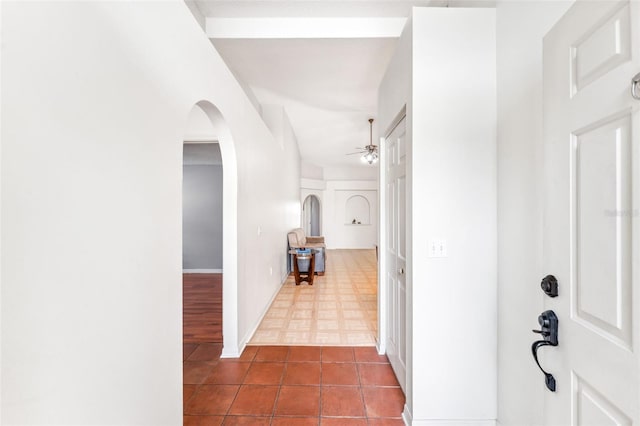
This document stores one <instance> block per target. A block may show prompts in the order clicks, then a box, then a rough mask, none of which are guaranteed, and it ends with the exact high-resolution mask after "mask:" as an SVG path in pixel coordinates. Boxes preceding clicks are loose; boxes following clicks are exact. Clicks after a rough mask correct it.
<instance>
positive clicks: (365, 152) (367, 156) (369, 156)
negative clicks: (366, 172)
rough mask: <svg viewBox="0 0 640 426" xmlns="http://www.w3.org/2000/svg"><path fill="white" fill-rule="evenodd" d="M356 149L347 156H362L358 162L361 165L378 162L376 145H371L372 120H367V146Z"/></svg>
mask: <svg viewBox="0 0 640 426" xmlns="http://www.w3.org/2000/svg"><path fill="white" fill-rule="evenodd" d="M356 149H358V150H359V151H357V152H352V153H350V154H347V155H357V154H362V157H360V160H362V162H363V163H369V164H375V163H377V162H378V145H374V144H373V118H370V119H369V145H365V146H364V147H357V148H356Z"/></svg>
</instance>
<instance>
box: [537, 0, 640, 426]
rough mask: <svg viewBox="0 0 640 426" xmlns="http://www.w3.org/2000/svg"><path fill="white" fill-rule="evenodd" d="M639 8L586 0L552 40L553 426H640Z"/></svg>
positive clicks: (547, 87)
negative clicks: (635, 84) (635, 89)
mask: <svg viewBox="0 0 640 426" xmlns="http://www.w3.org/2000/svg"><path fill="white" fill-rule="evenodd" d="M638 6H639V5H638V3H636V2H629V1H623V2H612V1H602V2H596V1H580V0H579V1H577V2H576V3H575V4H574V5H573V6H572V8H571V9H570V10H569V11H568V13H567V14H566V15H565V16H564V17H563V18H562V19H561V20H560V21H559V22H558V23H557V24H556V26H555V27H554V28H553V29H552V30H551V31H550V32H549V33H548V34H547V36H546V37H545V40H544V123H545V130H544V135H545V141H544V142H545V157H544V158H545V185H544V189H545V210H544V244H543V250H544V255H543V259H544V260H543V265H544V273H545V274H552V275H554V276H555V277H556V278H557V279H558V282H559V295H558V297H555V298H550V297H547V296H544V298H545V308H546V309H550V310H553V311H554V312H555V313H556V314H557V317H558V322H559V332H558V346H557V347H551V346H546V347H544V348H542V349H541V350H540V355H541V356H540V358H541V364H542V367H543V368H545V369H546V370H547V371H548V372H549V373H550V374H553V375H554V377H555V380H556V391H555V392H551V391H549V390H546V388H545V419H546V424H548V425H602V426H605V425H631V424H636V425H638V424H640V392H639V384H640V376H639V368H640V357H639V355H638V353H639V349H640V340H639V336H640V334H639V327H638V325H639V323H640V322H639V319H640V317H639V314H640V311H638V306H639V302H640V297H639V296H640V294H639V293H640V288H638V273H639V272H640V270H639V269H638V266H639V260H638V259H639V256H640V252H639V251H638V249H639V248H640V245H639V242H640V241H639V240H640V239H639V238H638V237H639V235H640V234H639V229H640V226H639V225H640V215H639V213H638V201H639V197H638V195H639V191H638V189H639V188H640V182H639V177H640V174H639V173H638V172H639V168H638V165H639V162H638V155H639V151H638V139H639V136H640V127H639V126H638V124H640V123H639V122H638V119H639V118H640V116H639V113H638V111H639V108H640V101H637V100H634V99H633V98H632V96H631V94H630V87H631V78H632V77H633V76H634V75H635V74H636V73H638V72H640V61H639V59H640V57H639V53H640V52H638V49H639V48H640V43H638V35H639V34H638V18H639V16H640V15H639V14H640V9H639V8H638ZM540 386H544V377H543V376H542V374H541V375H540Z"/></svg>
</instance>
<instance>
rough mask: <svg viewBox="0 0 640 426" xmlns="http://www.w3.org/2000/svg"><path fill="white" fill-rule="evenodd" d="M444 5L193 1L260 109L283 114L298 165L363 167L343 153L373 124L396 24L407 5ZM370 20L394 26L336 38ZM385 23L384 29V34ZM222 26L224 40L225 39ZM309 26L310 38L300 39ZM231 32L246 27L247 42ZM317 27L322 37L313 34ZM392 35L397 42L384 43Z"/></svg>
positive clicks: (430, 2)
mask: <svg viewBox="0 0 640 426" xmlns="http://www.w3.org/2000/svg"><path fill="white" fill-rule="evenodd" d="M447 3H448V2H447V1H440V0H415V1H404V0H392V1H389V0H384V1H380V0H358V1H337V0H323V1H307V0H289V1H274V0H233V1H229V0H196V1H195V4H196V5H197V7H198V8H199V10H200V11H201V12H202V14H203V15H204V16H205V17H206V18H208V21H209V24H208V27H207V32H208V33H209V34H211V33H213V31H212V30H213V29H215V34H216V38H214V39H212V42H213V44H214V45H215V47H216V48H217V49H218V51H219V52H220V54H221V55H222V57H223V58H224V60H225V62H226V63H227V65H228V66H229V67H230V68H231V69H232V71H233V72H234V74H235V75H236V76H237V77H238V78H239V79H240V80H242V82H243V83H244V85H245V86H248V87H249V88H250V90H251V91H253V93H254V95H255V97H256V98H257V99H258V101H259V102H260V103H261V104H265V105H266V104H274V105H282V106H284V107H285V110H286V112H287V114H288V116H289V118H290V121H291V125H292V126H293V130H294V133H295V134H296V137H297V139H298V145H299V147H300V153H301V156H302V159H303V160H304V161H306V162H309V163H312V164H316V165H318V166H322V167H329V166H334V167H335V166H354V167H371V166H368V165H363V164H362V163H361V161H360V158H359V157H360V156H358V155H352V156H347V155H346V154H348V153H351V152H354V151H356V149H355V148H356V147H362V146H364V145H367V144H368V143H369V123H368V121H367V120H368V119H369V118H374V119H375V118H376V112H377V109H378V108H377V91H378V86H379V84H380V82H381V80H382V77H383V75H384V72H385V70H386V68H387V65H388V64H389V61H390V59H391V56H392V55H393V52H394V49H395V45H396V43H397V40H398V38H397V36H399V30H398V28H399V27H398V25H397V22H398V19H397V18H399V17H401V18H405V17H407V16H409V14H410V11H411V7H412V6H441V5H446V4H447ZM370 17H376V18H393V19H387V21H388V22H383V21H385V19H381V20H380V22H381V24H378V21H375V22H376V25H377V28H372V27H371V25H369V27H366V28H365V27H364V26H363V28H362V30H361V31H360V33H358V34H361V33H362V34H364V35H358V38H333V37H345V36H344V34H345V31H344V30H345V29H346V30H349V29H350V27H351V26H352V25H351V23H352V22H353V23H354V25H356V24H357V23H358V20H357V18H370ZM228 18H232V19H228ZM256 18H262V19H256ZM269 18H281V19H279V20H274V19H269ZM285 18H286V19H285ZM344 18H350V19H351V21H349V20H346V21H345V20H344ZM341 19H342V20H341ZM394 19H395V21H394V22H391V21H393V20H394ZM316 21H319V23H318V22H316ZM365 21H366V20H365ZM274 23H277V24H276V25H274ZM345 23H346V24H345ZM385 23H386V24H388V25H386V27H385V28H383V27H384V26H385ZM394 25H395V26H394ZM223 26H224V27H225V28H227V29H228V30H227V31H228V34H224V33H225V30H224V29H221V27H223ZM269 26H271V27H270V28H269ZM283 26H287V27H288V28H282V27H283ZM312 26H315V31H306V32H305V29H306V28H310V27H312ZM234 27H243V28H248V29H249V32H251V34H250V35H245V33H246V31H245V30H243V31H241V32H240V33H242V35H238V34H239V32H238V31H234ZM318 27H320V28H321V31H317V30H318ZM374 27H375V26H374ZM340 28H342V30H340ZM400 28H401V27H400ZM274 30H276V31H275V33H274ZM289 30H290V31H289ZM332 30H333V31H334V33H333V34H332ZM340 31H342V32H340ZM390 32H392V33H394V32H395V33H396V35H397V36H394V37H389V33H390ZM274 34H278V35H274ZM281 34H286V35H285V37H287V38H274V37H282V35H281ZM380 35H384V37H381V36H380ZM229 37H233V38H229ZM239 37H240V38H239ZM376 124H377V122H374V134H373V138H374V139H373V140H374V143H376V142H375V141H376V139H378V132H377V130H378V129H377V126H376Z"/></svg>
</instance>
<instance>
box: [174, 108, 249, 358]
mask: <svg viewBox="0 0 640 426" xmlns="http://www.w3.org/2000/svg"><path fill="white" fill-rule="evenodd" d="M183 142H184V143H191V144H194V143H195V144H203V146H204V145H210V144H213V143H215V144H217V148H218V149H219V156H220V160H221V161H220V163H221V168H222V173H221V174H222V185H221V186H222V197H221V198H222V208H221V213H222V220H221V224H222V226H221V227H220V228H221V237H222V245H221V249H222V250H221V253H222V259H221V264H222V268H221V269H222V271H221V272H222V274H224V280H222V345H223V347H222V357H236V356H239V347H238V319H237V318H238V314H237V305H238V297H237V294H238V282H237V269H238V268H237V229H238V227H237V162H236V154H235V148H234V145H233V140H232V138H231V132H230V130H229V127H228V125H227V124H226V121H225V119H224V117H223V116H222V114H221V113H220V111H219V110H218V108H216V107H215V106H214V105H213V104H211V103H210V102H208V101H200V102H198V103H197V104H195V105H194V106H193V107H192V109H191V111H190V112H189V118H188V122H187V126H186V129H185V134H184V137H183ZM183 161H184V160H183ZM214 184H215V183H214V182H212V185H214ZM184 195H185V194H184V193H183V197H184ZM218 238H219V237H218ZM196 269H199V268H196ZM205 269H208V268H205ZM212 269H217V268H212Z"/></svg>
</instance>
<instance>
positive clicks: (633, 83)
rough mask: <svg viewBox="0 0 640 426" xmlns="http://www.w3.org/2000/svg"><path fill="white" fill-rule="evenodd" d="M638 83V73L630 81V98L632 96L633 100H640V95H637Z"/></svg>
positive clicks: (639, 81)
mask: <svg viewBox="0 0 640 426" xmlns="http://www.w3.org/2000/svg"><path fill="white" fill-rule="evenodd" d="M638 83H640V72H639V73H638V74H636V75H635V76H634V77H633V78H632V79H631V96H633V99H638V100H640V94H639V93H638Z"/></svg>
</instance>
